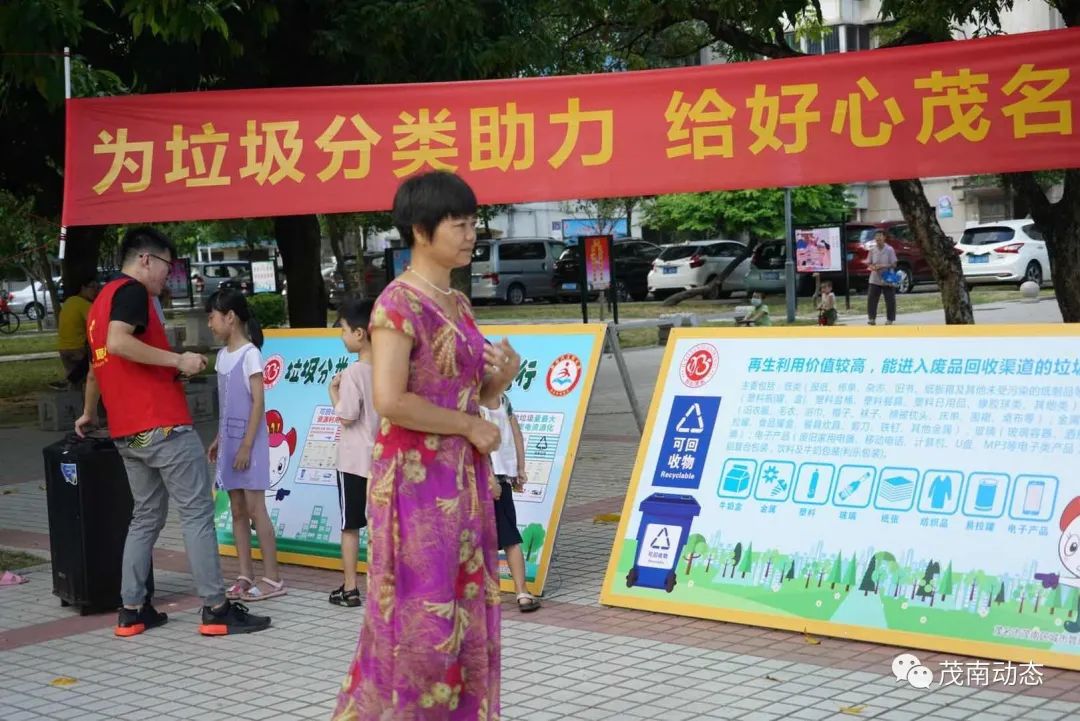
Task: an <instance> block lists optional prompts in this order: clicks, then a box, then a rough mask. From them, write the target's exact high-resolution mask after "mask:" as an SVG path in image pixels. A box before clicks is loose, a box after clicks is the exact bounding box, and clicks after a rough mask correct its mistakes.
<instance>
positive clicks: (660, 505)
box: [626, 493, 701, 593]
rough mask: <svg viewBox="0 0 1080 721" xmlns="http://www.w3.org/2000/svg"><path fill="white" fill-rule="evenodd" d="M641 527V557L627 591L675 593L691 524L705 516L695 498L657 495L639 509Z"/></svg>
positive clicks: (636, 560) (638, 540)
mask: <svg viewBox="0 0 1080 721" xmlns="http://www.w3.org/2000/svg"><path fill="white" fill-rule="evenodd" d="M638 510H640V511H641V525H639V526H638V532H637V558H636V559H635V561H634V565H633V566H632V567H631V568H630V572H629V573H627V574H626V586H627V588H633V587H634V586H644V587H647V588H662V589H664V590H665V591H667V592H668V593H671V592H672V591H673V590H675V570H676V566H677V565H678V563H679V557H680V556H681V555H682V551H683V547H684V546H685V545H686V539H687V538H688V537H689V536H690V525H691V524H692V523H693V522H694V518H695V517H696V516H698V515H699V514H700V513H701V505H700V504H698V502H697V500H696V499H695V498H694V497H693V496H685V495H680V494H677V493H654V494H652V495H651V496H649V497H648V498H646V499H645V500H643V501H642V502H641V505H640V506H638Z"/></svg>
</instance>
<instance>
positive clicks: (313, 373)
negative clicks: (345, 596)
mask: <svg viewBox="0 0 1080 721" xmlns="http://www.w3.org/2000/svg"><path fill="white" fill-rule="evenodd" d="M481 330H482V331H483V332H484V334H485V336H486V337H487V338H488V339H489V340H491V341H493V342H497V341H498V340H499V339H500V338H503V337H504V336H505V337H507V338H508V339H509V340H510V343H511V345H512V346H513V347H514V348H515V350H517V352H518V354H519V355H520V356H521V367H520V370H519V372H518V375H517V377H516V378H515V379H514V382H513V384H512V385H511V386H510V389H509V391H508V395H509V397H510V403H511V405H512V406H513V408H514V413H515V416H516V417H517V420H518V423H519V425H520V427H521V431H522V436H523V440H524V444H525V468H526V473H527V475H528V479H527V483H526V484H525V485H524V488H523V489H522V491H521V492H520V493H514V505H515V508H516V510H517V520H518V528H519V530H520V531H521V534H522V538H523V543H522V553H523V554H524V555H525V565H526V576H527V580H528V585H529V590H530V591H531V592H533V593H537V594H538V593H541V592H542V591H543V586H544V580H545V578H546V576H547V570H548V566H549V564H550V562H551V552H552V548H553V547H554V543H555V532H556V530H557V528H558V523H559V516H560V514H561V513H562V507H563V503H564V502H565V499H566V491H567V488H568V486H569V482H570V474H571V471H572V470H573V465H574V458H575V457H576V455H577V447H578V442H579V440H580V438H581V429H582V426H583V424H584V422H585V411H586V409H587V408H588V405H589V397H590V394H591V392H592V386H593V382H594V380H595V378H596V370H597V367H598V366H599V363H600V352H601V346H602V342H603V337H604V332H605V328H604V326H603V325H599V324H591V325H573V326H570V325H556V326H538V325H537V326H486V325H485V326H481ZM262 352H263V359H264V368H263V385H264V387H265V388H266V417H267V430H268V431H269V442H270V482H271V486H270V490H269V491H267V493H266V503H267V510H268V511H269V512H270V519H271V521H272V522H273V524H274V528H275V530H276V532H277V539H278V541H277V542H278V556H279V558H280V559H281V560H282V561H284V562H286V563H298V564H301V565H310V566H318V567H322V568H340V567H341V550H340V545H339V544H340V542H341V515H340V510H339V508H340V506H339V503H338V492H337V476H336V468H335V466H336V460H337V442H338V439H339V438H340V435H341V428H340V425H339V424H338V421H337V416H336V415H335V414H334V409H333V406H332V405H331V403H330V396H329V392H328V390H327V388H328V386H329V383H330V380H331V379H332V378H333V377H334V374H336V373H338V372H339V371H341V370H343V369H344V368H345V367H346V366H347V365H348V364H349V363H351V362H353V361H354V360H355V356H350V355H349V353H347V352H346V350H345V347H344V345H343V344H342V342H341V331H339V330H337V329H321V330H320V329H312V330H272V331H267V333H266V343H265V345H264V346H263V351H262ZM216 523H217V534H218V543H219V544H220V546H221V552H222V553H225V554H228V555H236V548H235V542H234V538H233V534H232V516H231V513H230V511H229V501H228V496H227V494H225V493H224V492H221V491H219V492H218V494H217V498H216ZM500 565H501V568H502V571H503V587H504V589H506V590H512V589H513V584H512V583H511V582H510V581H509V571H508V569H507V567H506V563H505V558H501V560H500ZM359 567H360V569H361V570H364V569H366V567H367V536H366V533H364V532H363V531H361V533H360V558H359Z"/></svg>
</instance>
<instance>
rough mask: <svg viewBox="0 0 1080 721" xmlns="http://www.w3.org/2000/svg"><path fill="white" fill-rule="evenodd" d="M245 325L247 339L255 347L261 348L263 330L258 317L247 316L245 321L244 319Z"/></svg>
mask: <svg viewBox="0 0 1080 721" xmlns="http://www.w3.org/2000/svg"><path fill="white" fill-rule="evenodd" d="M245 325H247V334H248V339H249V340H250V341H251V342H252V343H254V344H255V347H256V348H258V349H259V350H262V347H263V332H262V326H261V325H259V319H258V318H256V317H255V316H253V315H251V316H248V319H247V321H245Z"/></svg>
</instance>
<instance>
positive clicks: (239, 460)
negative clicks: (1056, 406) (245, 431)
mask: <svg viewBox="0 0 1080 721" xmlns="http://www.w3.org/2000/svg"><path fill="white" fill-rule="evenodd" d="M249 466H251V446H247V445H243V444H242V445H241V446H240V447H239V448H237V449H236V458H235V459H233V464H232V467H233V470H234V471H246V470H247V469H248V467H249Z"/></svg>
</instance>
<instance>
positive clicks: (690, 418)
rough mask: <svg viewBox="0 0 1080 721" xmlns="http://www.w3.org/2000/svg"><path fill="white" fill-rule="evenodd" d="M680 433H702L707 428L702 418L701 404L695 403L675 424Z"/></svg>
mask: <svg viewBox="0 0 1080 721" xmlns="http://www.w3.org/2000/svg"><path fill="white" fill-rule="evenodd" d="M675 430H676V431H678V432H679V433H701V432H702V431H704V430H705V422H704V421H703V420H702V419H701V404H700V403H695V404H693V405H692V406H690V408H688V409H687V411H686V415H684V416H683V417H682V419H681V420H679V424H678V425H677V426H675Z"/></svg>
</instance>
